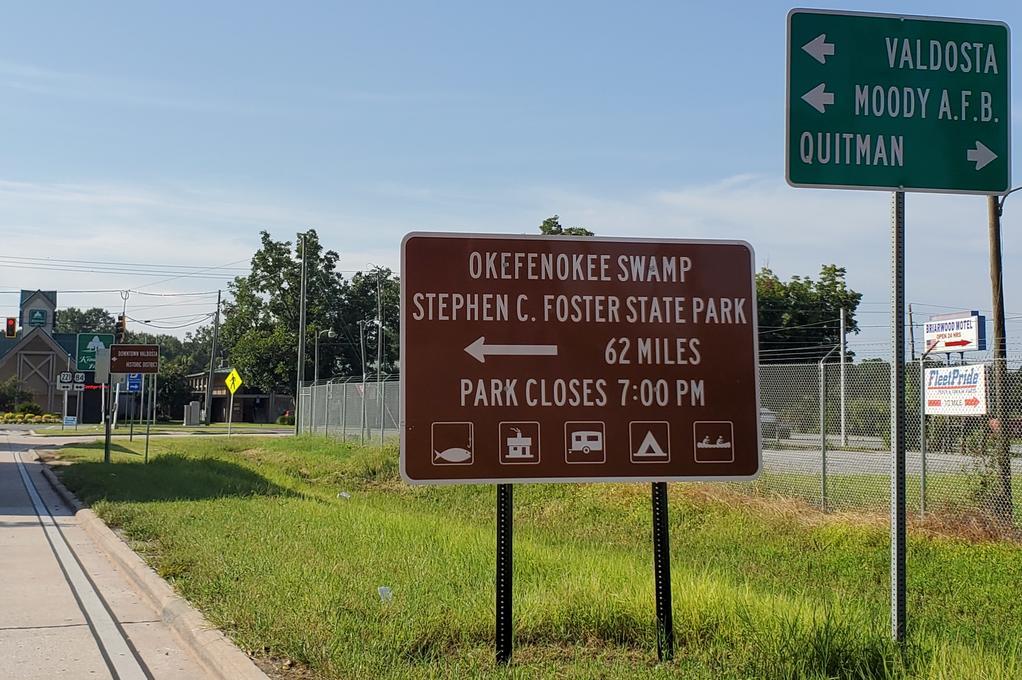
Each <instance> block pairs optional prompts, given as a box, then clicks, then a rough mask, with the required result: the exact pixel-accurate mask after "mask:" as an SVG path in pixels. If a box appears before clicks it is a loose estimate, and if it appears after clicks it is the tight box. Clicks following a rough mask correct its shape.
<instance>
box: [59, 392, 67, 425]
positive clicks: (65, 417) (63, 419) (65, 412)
mask: <svg viewBox="0 0 1022 680" xmlns="http://www.w3.org/2000/svg"><path fill="white" fill-rule="evenodd" d="M66 420H67V390H64V412H63V413H62V414H61V417H60V429H61V430H63V429H64V421H66Z"/></svg>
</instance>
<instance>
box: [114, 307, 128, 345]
mask: <svg viewBox="0 0 1022 680" xmlns="http://www.w3.org/2000/svg"><path fill="white" fill-rule="evenodd" d="M127 335H128V317H126V316H125V315H124V314H121V315H120V316H118V317H117V335H116V336H115V337H116V339H115V340H114V342H116V343H117V344H121V343H122V342H124V339H125V338H126V337H127Z"/></svg>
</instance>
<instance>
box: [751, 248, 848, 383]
mask: <svg viewBox="0 0 1022 680" xmlns="http://www.w3.org/2000/svg"><path fill="white" fill-rule="evenodd" d="M845 274H846V271H845V268H844V267H838V266H837V265H833V264H828V265H824V266H823V267H821V268H820V276H819V278H818V279H817V280H815V281H814V280H813V279H812V278H811V277H809V276H793V277H791V280H790V281H787V282H785V281H781V280H780V279H779V278H778V277H777V275H776V274H774V273H773V272H772V271H771V270H769V269H767V268H763V269H761V270H760V271H759V273H758V274H756V295H757V298H758V303H759V351H760V361H761V362H762V363H765V364H771V363H773V364H779V363H810V362H815V361H819V360H820V359H822V358H823V357H824V356H825V355H826V354H827V353H828V352H830V351H831V350H832V349H833V348H834V347H836V346H837V345H838V343H839V342H840V335H841V333H840V317H841V309H842V308H843V309H844V310H845V329H846V331H847V332H850V333H858V332H859V326H858V323H857V322H856V320H855V310H856V309H857V308H858V306H859V301H860V300H861V299H862V294H861V293H857V292H855V291H854V290H852V289H851V288H849V287H848V285H847V284H846V282H845ZM838 359H839V357H838V356H837V355H836V353H835V354H832V355H831V358H830V360H831V361H838Z"/></svg>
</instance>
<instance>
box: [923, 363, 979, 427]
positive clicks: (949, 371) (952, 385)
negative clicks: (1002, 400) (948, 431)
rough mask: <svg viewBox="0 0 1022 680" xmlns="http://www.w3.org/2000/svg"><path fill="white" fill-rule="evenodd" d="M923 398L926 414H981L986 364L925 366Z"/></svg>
mask: <svg viewBox="0 0 1022 680" xmlns="http://www.w3.org/2000/svg"><path fill="white" fill-rule="evenodd" d="M925 398H926V414H927V415H935V416H938V415H939V416H982V415H985V414H986V412H987V390H986V366H942V367H939V368H928V369H926V393H925Z"/></svg>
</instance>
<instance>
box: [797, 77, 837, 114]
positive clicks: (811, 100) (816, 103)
mask: <svg viewBox="0 0 1022 680" xmlns="http://www.w3.org/2000/svg"><path fill="white" fill-rule="evenodd" d="M826 89H827V83H820V84H819V85H817V86H816V87H814V88H813V89H811V90H809V91H808V92H806V93H805V94H804V95H802V99H804V100H805V101H806V103H807V104H809V106H811V107H813V108H814V109H816V110H817V111H819V112H820V113H826V112H827V107H828V106H830V105H831V104H833V103H834V93H833V92H827V91H826Z"/></svg>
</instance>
